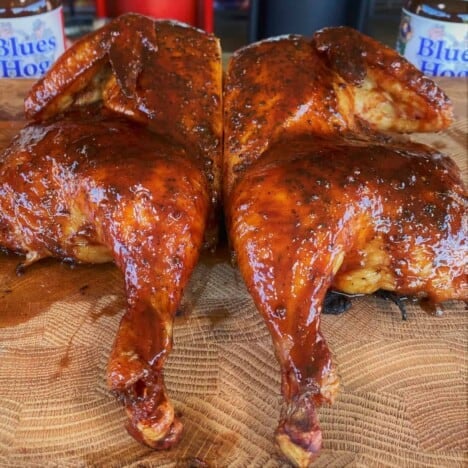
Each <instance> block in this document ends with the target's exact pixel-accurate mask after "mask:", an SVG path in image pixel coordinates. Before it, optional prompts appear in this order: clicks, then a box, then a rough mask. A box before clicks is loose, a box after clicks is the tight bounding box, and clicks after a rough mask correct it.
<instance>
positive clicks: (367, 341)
mask: <svg viewBox="0 0 468 468" xmlns="http://www.w3.org/2000/svg"><path fill="white" fill-rule="evenodd" d="M441 84H442V86H443V87H444V88H445V89H446V91H447V93H448V94H449V95H450V96H451V97H452V99H453V100H454V102H455V107H456V112H457V121H456V123H455V124H454V125H453V126H452V127H451V128H450V129H449V130H448V131H446V132H442V133H439V134H434V135H424V136H419V135H418V136H416V137H415V139H418V140H420V141H424V142H426V143H431V144H433V145H434V146H436V147H437V148H439V149H441V150H443V151H444V152H447V153H449V154H451V155H452V156H453V157H454V158H455V159H456V160H457V162H458V164H459V165H460V166H462V168H463V170H464V173H465V175H466V171H467V157H466V151H467V148H466V143H467V129H468V121H467V115H466V95H467V93H466V91H467V81H459V80H455V81H454V80H452V81H450V80H445V81H441ZM30 85H31V82H27V81H14V80H3V81H1V80H0V119H1V122H0V150H1V149H3V148H4V147H5V146H6V145H7V143H8V141H9V139H10V138H11V136H12V135H13V134H14V133H15V132H16V131H17V129H18V128H19V127H20V126H21V125H22V124H23V122H21V120H22V112H21V107H22V99H23V96H24V95H25V93H26V91H27V90H28V88H29V86H30ZM18 262H19V259H18V258H16V257H14V256H5V255H3V256H0V466H21V467H23V466H35V467H36V466H61V467H62V466H138V467H140V466H143V467H145V466H164V467H169V466H171V467H189V466H195V467H208V466H210V467H212V466H213V467H225V466H233V467H245V466H253V467H277V466H285V465H287V464H286V462H285V461H284V460H283V459H282V458H281V456H280V455H279V453H278V450H277V449H276V447H275V445H274V441H273V440H274V438H273V433H274V430H275V428H276V424H277V420H278V415H279V411H280V404H281V397H280V388H279V384H280V379H279V367H278V364H277V363H276V360H275V357H274V355H273V350H272V346H271V342H270V337H269V335H268V332H267V330H266V328H265V326H264V324H263V322H262V319H261V317H260V316H259V314H258V313H257V312H256V310H255V307H254V305H253V303H252V300H251V299H250V297H249V295H248V294H247V291H246V289H245V287H244V285H243V282H242V280H241V277H240V275H239V273H238V272H237V271H236V270H234V269H233V268H232V267H231V266H230V264H229V262H228V259H227V255H223V254H220V255H218V256H217V257H216V258H214V259H213V258H212V259H204V260H203V261H202V262H201V263H200V265H199V267H198V268H197V270H196V271H195V274H194V277H193V279H192V282H191V284H190V287H189V293H188V294H187V298H186V303H187V307H186V309H187V310H189V313H188V314H187V315H186V316H183V317H178V318H177V319H176V324H175V346H174V351H173V353H172V355H171V357H170V359H169V362H168V365H167V370H166V381H167V385H168V389H169V393H170V395H171V397H172V399H173V401H174V402H175V404H176V406H177V408H178V410H180V411H181V412H182V414H183V421H184V423H185V436H184V438H183V440H182V441H181V443H180V444H179V445H178V446H177V447H176V448H174V449H172V450H170V451H165V452H154V451H152V450H150V449H148V448H146V447H143V446H142V445H139V444H138V443H137V442H135V441H134V440H133V439H132V438H131V437H130V436H129V435H128V434H127V433H126V431H125V429H124V422H125V416H124V413H123V410H122V408H121V407H120V405H119V404H118V403H117V402H116V401H115V400H114V398H113V397H112V396H111V395H110V394H109V392H108V390H107V388H106V384H105V369H106V362H107V358H108V355H109V351H110V349H111V346H112V343H113V339H114V337H115V334H116V330H117V326H118V323H119V320H120V317H121V316H122V313H123V311H124V307H125V299H124V293H123V281H122V278H121V275H120V273H119V271H118V270H117V269H116V268H115V267H114V266H112V265H104V266H80V267H75V268H71V267H69V266H67V265H64V264H61V263H58V262H55V261H49V260H48V261H44V262H41V263H39V264H37V265H34V266H32V267H31V268H29V269H28V270H27V271H26V273H25V274H24V275H23V276H20V277H18V276H16V274H15V266H16V265H17V263H18ZM408 309H409V310H408V316H409V319H408V321H407V322H403V321H402V320H401V318H400V314H399V312H398V310H397V308H396V307H395V306H394V305H392V304H390V303H387V302H385V301H383V300H381V299H377V298H375V297H368V298H360V299H356V300H355V301H354V305H353V308H352V309H351V310H350V311H349V312H347V313H346V314H344V315H341V316H338V317H333V316H325V317H324V318H323V327H322V329H323V332H324V335H325V336H326V337H327V339H328V341H329V343H330V346H331V349H332V350H333V352H334V355H335V362H336V364H337V367H338V371H339V374H340V375H341V382H342V389H341V393H340V396H339V397H338V400H337V402H336V403H335V404H334V405H333V406H332V407H325V408H322V409H321V410H320V420H321V424H322V428H323V432H324V450H323V453H322V456H321V458H320V459H319V460H318V462H317V466H323V467H325V466H337V467H342V466H360V467H362V466H394V467H402V466H407V467H414V466H421V467H422V466H424V467H426V466H434V467H442V466H447V467H448V466H450V467H453V466H460V467H462V466H467V463H468V458H467V448H468V441H467V439H468V423H467V415H468V411H467V400H468V395H467V361H468V359H467V358H468V353H467V344H468V314H467V312H466V307H465V305H464V304H462V303H452V304H449V305H448V306H446V307H445V313H444V315H443V316H442V317H435V316H431V315H430V314H428V313H427V312H425V311H423V310H422V309H421V308H420V307H419V306H418V305H409V306H408Z"/></svg>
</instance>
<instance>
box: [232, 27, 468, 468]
mask: <svg viewBox="0 0 468 468" xmlns="http://www.w3.org/2000/svg"><path fill="white" fill-rule="evenodd" d="M224 99H225V100H224V102H225V106H224V109H225V110H224V125H225V146H224V178H225V193H224V197H225V209H226V215H227V222H228V229H229V236H230V240H231V243H232V246H233V249H234V253H235V256H236V258H237V263H238V266H239V269H240V271H241V273H242V275H243V277H244V280H245V282H246V284H247V287H248V289H249V291H250V293H251V294H252V296H253V298H254V301H255V304H256V306H257V308H258V310H259V311H260V313H261V314H262V315H263V317H264V319H265V321H266V324H267V326H268V328H269V330H270V333H271V335H272V338H273V343H274V347H275V352H276V355H277V357H278V360H279V363H280V367H281V375H282V394H283V397H284V401H285V403H284V408H283V413H282V416H281V419H280V423H279V426H278V429H277V432H276V440H277V443H278V444H279V447H280V448H281V450H282V452H283V453H284V454H285V455H286V456H287V457H288V458H289V459H290V460H291V461H292V462H293V463H294V464H296V465H298V466H308V465H309V464H310V463H311V462H312V461H313V460H314V459H315V458H316V457H317V455H318V454H319V451H320V448H321V445H322V435H321V431H320V427H319V423H318V418H317V412H316V409H317V407H318V406H319V405H321V404H322V403H325V402H327V403H328V402H332V401H333V399H334V396H335V394H336V392H337V389H338V378H337V375H336V373H335V370H334V367H333V364H332V361H331V355H330V351H329V349H328V346H327V343H326V341H325V339H324V337H323V335H322V333H321V331H320V314H321V310H322V306H323V300H324V297H325V294H326V292H327V290H328V289H329V288H333V289H334V290H338V291H343V292H345V293H350V294H354V293H373V292H375V291H377V290H379V289H384V290H388V291H395V292H397V293H402V294H410V295H416V296H428V297H429V299H430V300H431V301H434V302H440V301H445V300H447V299H463V298H466V297H467V296H468V291H467V283H466V278H467V277H466V273H467V272H466V254H467V246H466V218H464V213H465V212H466V211H465V210H466V192H465V190H464V187H463V185H462V182H461V180H460V176H459V171H458V169H457V168H456V166H455V164H454V163H453V162H452V161H451V160H450V159H449V158H448V157H446V156H444V155H442V154H440V153H438V152H436V151H435V150H433V149H431V148H428V147H426V146H423V145H418V144H413V143H409V142H398V141H396V140H394V139H391V138H390V137H388V136H385V135H384V134H383V133H382V132H384V131H396V132H410V131H431V130H439V129H442V128H445V127H446V126H448V125H449V124H450V122H451V105H450V103H449V100H448V98H447V97H446V96H445V95H444V93H443V92H442V91H441V90H440V89H439V88H438V87H437V86H436V85H435V84H434V83H433V82H432V81H430V80H429V79H428V78H426V77H424V76H423V75H422V74H421V73H420V72H419V71H417V70H416V69H415V68H414V67H413V66H411V65H410V64H409V63H408V62H406V61H405V60H404V59H402V58H401V57H400V56H398V55H397V54H396V53H395V52H394V51H392V50H391V49H389V48H387V47H384V46H382V45H381V44H379V43H377V42H375V41H374V40H372V39H370V38H368V37H366V36H363V35H361V34H360V33H358V32H357V31H354V30H351V29H348V28H330V29H324V30H321V31H319V32H317V33H316V34H315V36H314V37H313V38H312V39H308V38H304V37H301V36H288V37H280V38H277V39H273V40H266V41H262V42H260V43H256V44H253V45H250V46H248V47H246V48H244V49H241V50H240V51H238V52H236V53H235V54H234V56H233V57H232V59H231V61H230V63H229V68H228V72H227V77H226V85H225V98H224Z"/></svg>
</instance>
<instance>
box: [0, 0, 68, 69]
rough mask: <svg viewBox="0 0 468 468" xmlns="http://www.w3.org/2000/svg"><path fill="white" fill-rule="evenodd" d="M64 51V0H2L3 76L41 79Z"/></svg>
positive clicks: (0, 45)
mask: <svg viewBox="0 0 468 468" xmlns="http://www.w3.org/2000/svg"><path fill="white" fill-rule="evenodd" d="M64 50H65V37H64V29H63V11H62V2H61V0H0V78H39V77H40V76H42V75H43V74H44V73H45V72H46V71H47V70H48V69H49V68H50V66H51V65H52V64H53V63H54V61H55V60H56V59H57V58H58V57H59V56H60V55H61V54H62V53H63V51H64Z"/></svg>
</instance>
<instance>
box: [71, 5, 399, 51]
mask: <svg viewBox="0 0 468 468" xmlns="http://www.w3.org/2000/svg"><path fill="white" fill-rule="evenodd" d="M402 3H403V0H64V2H63V6H64V12H65V32H66V35H67V36H68V37H69V38H71V39H75V38H78V37H79V36H81V35H83V34H85V33H87V32H89V31H90V30H92V29H93V28H95V27H97V26H100V25H102V23H103V22H105V21H106V20H107V19H108V18H111V17H113V16H117V15H119V14H121V13H123V12H125V11H138V12H140V13H143V14H148V15H151V16H155V17H159V18H175V19H178V20H180V21H184V22H187V23H190V24H193V25H195V26H198V27H200V28H202V29H206V30H208V31H212V32H214V33H215V34H216V35H217V36H218V37H220V38H221V41H222V45H223V51H224V52H227V53H229V52H233V51H234V50H236V49H238V48H239V47H242V46H243V45H245V44H248V43H249V42H253V41H255V40H258V39H262V38H264V37H268V36H274V35H279V34H286V33H298V34H306V35H310V34H312V33H313V32H314V31H315V30H316V29H319V28H321V27H323V26H336V25H340V24H346V25H349V26H353V27H355V28H356V29H359V30H361V31H363V32H365V33H366V34H369V35H370V36H372V37H374V38H376V39H378V40H379V41H381V42H383V43H384V44H387V45H389V46H391V47H394V46H395V41H396V37H397V31H398V25H399V21H400V14H401V7H402Z"/></svg>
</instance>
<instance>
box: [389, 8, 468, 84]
mask: <svg viewBox="0 0 468 468" xmlns="http://www.w3.org/2000/svg"><path fill="white" fill-rule="evenodd" d="M467 20H468V18H467ZM396 48H397V50H398V52H399V53H400V54H401V55H403V56H404V57H405V58H406V59H407V60H408V61H410V62H411V63H412V64H413V65H415V66H416V67H417V68H419V70H421V71H422V72H423V73H424V74H425V75H429V76H454V77H455V76H458V77H466V76H468V24H467V23H452V22H448V21H437V20H434V19H430V18H424V17H422V16H418V15H415V14H413V13H410V12H409V11H407V10H405V9H403V15H402V19H401V24H400V31H399V34H398V40H397V47H396Z"/></svg>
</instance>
